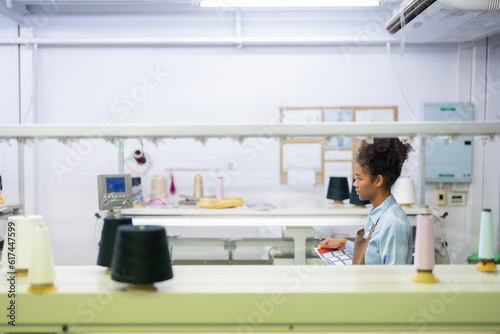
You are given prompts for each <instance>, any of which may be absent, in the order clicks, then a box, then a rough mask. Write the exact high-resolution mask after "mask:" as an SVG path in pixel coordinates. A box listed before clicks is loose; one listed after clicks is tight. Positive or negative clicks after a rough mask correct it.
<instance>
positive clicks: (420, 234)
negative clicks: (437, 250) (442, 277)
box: [415, 215, 436, 271]
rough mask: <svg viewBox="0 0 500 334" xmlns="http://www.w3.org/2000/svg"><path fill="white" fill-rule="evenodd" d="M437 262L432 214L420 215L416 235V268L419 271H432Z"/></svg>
mask: <svg viewBox="0 0 500 334" xmlns="http://www.w3.org/2000/svg"><path fill="white" fill-rule="evenodd" d="M435 263H436V260H435V254H434V229H433V223H432V216H431V215H418V216H417V235H416V237H415V268H416V269H417V270H419V271H432V269H434V265H435Z"/></svg>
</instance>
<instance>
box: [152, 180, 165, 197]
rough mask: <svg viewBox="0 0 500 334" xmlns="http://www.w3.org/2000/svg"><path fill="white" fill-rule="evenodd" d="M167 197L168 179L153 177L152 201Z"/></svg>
mask: <svg viewBox="0 0 500 334" xmlns="http://www.w3.org/2000/svg"><path fill="white" fill-rule="evenodd" d="M167 196H168V193H167V178H166V177H165V176H163V175H155V176H153V178H152V179H151V199H163V198H166V197H167Z"/></svg>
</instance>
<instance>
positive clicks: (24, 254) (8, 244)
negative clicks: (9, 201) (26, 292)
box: [2, 216, 43, 273]
mask: <svg viewBox="0 0 500 334" xmlns="http://www.w3.org/2000/svg"><path fill="white" fill-rule="evenodd" d="M42 224H43V219H42V216H12V217H9V219H8V222H7V230H6V233H5V235H6V236H7V238H6V240H5V244H4V249H3V252H2V266H4V267H6V268H9V270H10V271H16V272H18V273H22V272H26V271H27V270H28V268H29V267H30V265H31V258H32V256H33V241H34V236H35V227H36V226H38V225H42ZM11 233H12V234H11ZM9 234H11V235H12V237H10V236H9ZM9 248H12V249H14V251H13V252H11V251H9ZM9 253H11V256H10V259H11V261H12V263H13V264H11V263H10V262H9ZM12 255H14V257H12ZM12 258H13V260H12ZM11 266H13V268H12V267H11ZM12 269H13V270H12Z"/></svg>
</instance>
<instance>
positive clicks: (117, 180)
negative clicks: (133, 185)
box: [106, 177, 125, 194]
mask: <svg viewBox="0 0 500 334" xmlns="http://www.w3.org/2000/svg"><path fill="white" fill-rule="evenodd" d="M106 192H107V193H108V194H109V193H124V192H125V178H124V177H109V178H107V179H106Z"/></svg>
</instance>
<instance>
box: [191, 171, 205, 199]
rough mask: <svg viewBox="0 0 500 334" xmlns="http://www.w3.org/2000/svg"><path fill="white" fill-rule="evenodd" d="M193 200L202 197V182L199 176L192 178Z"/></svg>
mask: <svg viewBox="0 0 500 334" xmlns="http://www.w3.org/2000/svg"><path fill="white" fill-rule="evenodd" d="M193 197H194V198H202V197H203V180H202V177H201V175H200V174H196V175H195V176H194V195H193Z"/></svg>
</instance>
